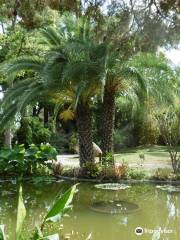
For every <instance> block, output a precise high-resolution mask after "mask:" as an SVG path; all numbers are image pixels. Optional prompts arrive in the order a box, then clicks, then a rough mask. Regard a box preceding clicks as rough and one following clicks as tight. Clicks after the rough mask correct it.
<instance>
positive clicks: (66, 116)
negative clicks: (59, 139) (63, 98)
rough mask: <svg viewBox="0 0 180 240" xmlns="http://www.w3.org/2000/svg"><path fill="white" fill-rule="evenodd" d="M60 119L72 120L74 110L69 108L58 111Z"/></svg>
mask: <svg viewBox="0 0 180 240" xmlns="http://www.w3.org/2000/svg"><path fill="white" fill-rule="evenodd" d="M59 116H60V119H62V120H63V121H64V122H67V121H68V120H73V119H74V118H75V115H74V112H73V111H72V110H70V109H67V110H64V111H63V112H62V113H60V115H59Z"/></svg>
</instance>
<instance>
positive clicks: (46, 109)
mask: <svg viewBox="0 0 180 240" xmlns="http://www.w3.org/2000/svg"><path fill="white" fill-rule="evenodd" d="M48 121H49V111H48V108H47V107H44V126H45V127H46V126H47V124H48Z"/></svg>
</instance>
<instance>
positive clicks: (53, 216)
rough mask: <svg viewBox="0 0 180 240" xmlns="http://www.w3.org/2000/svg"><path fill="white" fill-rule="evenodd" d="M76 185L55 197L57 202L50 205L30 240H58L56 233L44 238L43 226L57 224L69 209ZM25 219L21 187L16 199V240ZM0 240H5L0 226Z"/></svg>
mask: <svg viewBox="0 0 180 240" xmlns="http://www.w3.org/2000/svg"><path fill="white" fill-rule="evenodd" d="M76 186H77V184H75V185H73V186H72V187H71V188H69V189H68V190H67V191H66V192H65V193H64V194H63V195H60V196H59V197H57V200H56V201H55V203H54V204H53V205H52V207H51V208H50V210H49V211H48V213H47V214H46V215H45V216H44V218H43V221H42V223H41V224H40V225H39V226H38V227H36V229H35V233H34V235H33V238H31V239H32V240H43V239H44V240H59V239H60V238H59V235H58V234H57V233H55V234H53V235H50V236H44V234H43V229H44V226H45V224H47V223H50V222H58V221H59V220H60V219H61V218H62V217H63V215H64V214H65V213H66V212H67V211H68V210H69V209H71V207H72V205H71V203H72V200H73V196H74V194H75V192H76ZM25 217H26V208H25V206H24V202H23V197H22V187H21V186H20V188H19V199H18V208H17V223H16V240H20V239H22V227H23V223H24V219H25ZM0 240H6V234H5V232H4V225H0Z"/></svg>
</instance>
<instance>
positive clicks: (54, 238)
mask: <svg viewBox="0 0 180 240" xmlns="http://www.w3.org/2000/svg"><path fill="white" fill-rule="evenodd" d="M39 240H59V235H58V234H53V235H50V236H47V237H43V238H40V239H39Z"/></svg>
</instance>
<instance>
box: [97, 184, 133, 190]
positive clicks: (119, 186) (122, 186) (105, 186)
mask: <svg viewBox="0 0 180 240" xmlns="http://www.w3.org/2000/svg"><path fill="white" fill-rule="evenodd" d="M94 186H95V188H99V189H103V190H113V191H118V190H125V189H128V188H130V187H131V186H129V185H127V184H120V183H104V184H96V185H94Z"/></svg>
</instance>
